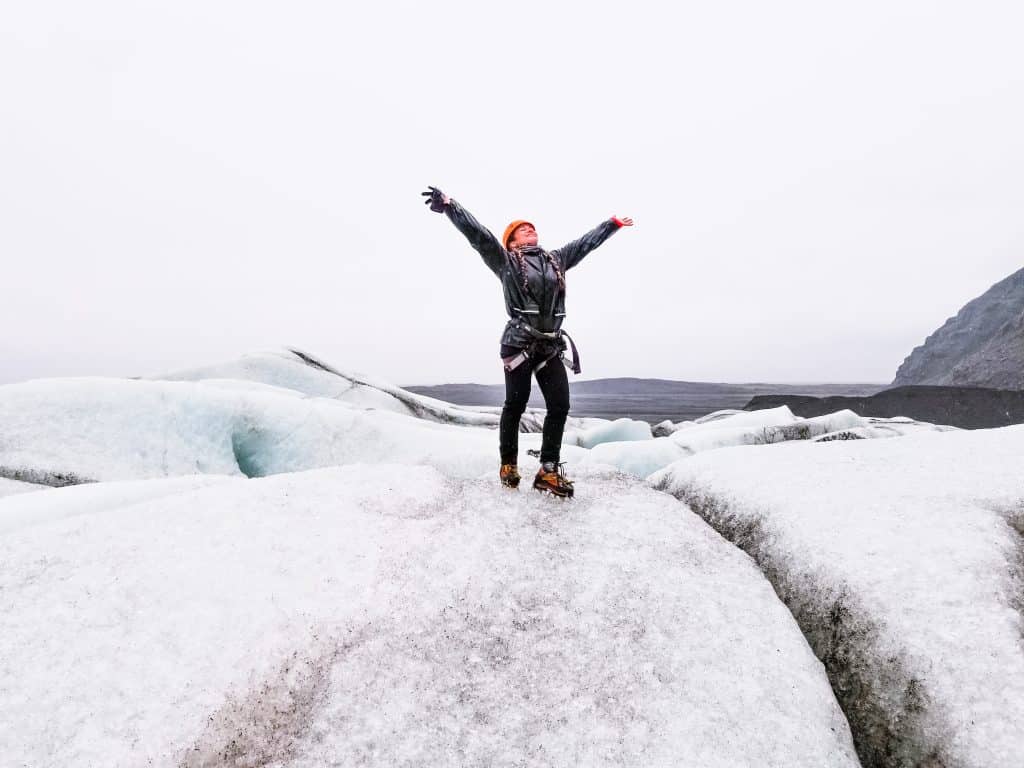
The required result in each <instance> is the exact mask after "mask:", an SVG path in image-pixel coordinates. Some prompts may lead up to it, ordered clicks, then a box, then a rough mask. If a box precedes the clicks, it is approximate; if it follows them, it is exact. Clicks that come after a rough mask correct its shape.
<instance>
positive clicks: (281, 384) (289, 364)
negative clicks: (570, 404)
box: [154, 350, 543, 432]
mask: <svg viewBox="0 0 1024 768" xmlns="http://www.w3.org/2000/svg"><path fill="white" fill-rule="evenodd" d="M154 378H156V379H159V380H161V381H200V382H208V381H212V382H214V383H215V385H217V386H225V383H224V382H225V381H227V380H230V381H235V382H252V383H256V384H265V385H270V386H273V387H276V388H278V389H287V390H291V391H293V392H298V393H301V394H303V395H306V396H309V397H327V398H331V399H334V400H338V401H339V402H343V403H347V404H348V405H351V406H353V407H356V408H364V409H365V408H375V409H381V410H385V411H393V412H395V413H401V414H404V415H408V416H416V417H418V418H421V419H427V420H429V421H436V422H440V423H443V424H463V425H468V426H479V427H497V426H498V421H499V420H500V409H495V408H463V407H460V406H457V405H453V404H452V403H446V402H444V401H443V400H437V399H435V398H432V397H426V396H425V395H417V394H414V393H412V392H409V391H407V390H404V389H402V388H401V387H397V386H395V385H394V384H390V383H388V382H386V381H384V380H382V379H378V378H376V377H373V376H368V375H365V374H361V373H354V372H351V371H342V370H339V369H337V368H334V367H332V366H330V365H328V364H327V363H325V362H323V361H321V360H318V359H316V358H315V357H313V356H311V355H309V354H307V353H304V352H299V351H293V350H284V351H278V352H261V353H257V354H252V355H245V356H244V357H241V358H239V359H237V360H232V361H229V362H226V363H219V364H216V365H208V366H203V367H200V368H191V369H188V370H184V371H175V372H173V373H167V374H163V375H161V376H158V377H154ZM236 386H237V385H236ZM542 423H543V413H538V412H537V411H535V410H533V409H529V410H528V411H527V412H526V413H525V414H524V415H523V419H522V426H523V429H524V430H526V431H528V432H539V431H540V429H541V427H542Z"/></svg>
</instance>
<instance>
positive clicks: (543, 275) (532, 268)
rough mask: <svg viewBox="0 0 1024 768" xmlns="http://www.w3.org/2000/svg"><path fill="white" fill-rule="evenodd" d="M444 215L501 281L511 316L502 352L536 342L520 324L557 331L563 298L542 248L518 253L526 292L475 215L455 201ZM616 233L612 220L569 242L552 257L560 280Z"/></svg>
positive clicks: (508, 260)
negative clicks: (561, 274) (558, 271)
mask: <svg viewBox="0 0 1024 768" xmlns="http://www.w3.org/2000/svg"><path fill="white" fill-rule="evenodd" d="M445 214H446V215H447V216H448V218H449V219H451V221H452V223H453V224H454V225H455V227H456V229H458V230H459V232H461V233H462V234H463V235H465V237H466V239H467V240H469V244H470V245H472V246H473V248H475V249H476V251H477V253H479V254H480V256H481V257H482V258H483V260H484V263H485V264H486V265H487V266H488V267H490V269H491V271H492V272H493V273H494V274H495V275H497V276H498V279H499V280H501V285H502V288H503V290H504V293H505V311H507V312H508V316H509V321H508V323H506V324H505V332H504V333H502V335H501V343H502V345H503V346H509V347H518V348H525V347H528V346H529V345H530V343H531V342H533V340H534V337H533V336H531V335H530V333H529V332H528V331H525V330H523V329H522V327H521V326H522V324H523V323H526V324H529V325H531V326H533V327H534V328H536V329H537V330H538V331H556V330H558V329H559V328H561V327H562V320H563V319H564V318H565V292H564V291H560V290H559V289H558V276H557V275H556V274H555V270H554V269H553V268H552V267H551V264H550V263H549V262H548V259H547V257H546V255H545V251H544V249H543V248H541V247H540V246H527V247H526V248H523V249H521V250H520V253H521V254H522V255H523V258H524V260H525V263H526V284H527V286H528V290H524V289H523V278H522V275H521V274H520V272H519V267H518V265H517V263H516V261H515V259H514V258H513V257H512V255H511V254H510V253H509V252H508V251H506V250H505V248H504V247H503V246H502V245H501V243H499V242H498V238H496V237H495V236H494V235H493V234H491V232H490V230H488V229H487V227H485V226H484V225H482V224H481V223H480V222H479V221H477V220H476V219H475V218H473V214H471V213H470V212H469V211H467V210H466V209H465V208H463V207H462V206H461V205H459V204H458V203H457V202H456V201H455V200H450V201H449V203H448V205H447V206H445ZM618 228H619V224H618V223H616V221H615V220H614V219H608V220H607V221H603V222H601V223H600V224H598V225H597V226H596V227H595V228H594V229H592V230H590V231H589V232H587V234H585V235H584V236H583V237H581V238H579V239H578V240H573V241H572V242H571V243H569V244H567V245H564V246H562V247H561V248H559V249H557V250H554V251H551V252H550V253H551V255H552V256H553V257H554V258H555V261H556V262H557V263H558V264H559V265H560V266H561V268H562V273H563V274H564V273H565V272H567V271H568V270H570V269H572V268H573V267H575V266H576V265H577V264H579V263H580V262H581V261H582V260H583V257H584V256H586V255H587V254H588V253H590V252H591V251H592V250H594V249H595V248H597V246H599V245H601V243H603V242H604V241H605V240H607V239H608V238H609V237H610V236H611V235H612V234H613V233H614V232H615V231H616V230H618Z"/></svg>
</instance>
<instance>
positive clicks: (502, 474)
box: [498, 464, 522, 488]
mask: <svg viewBox="0 0 1024 768" xmlns="http://www.w3.org/2000/svg"><path fill="white" fill-rule="evenodd" d="M498 477H499V478H500V479H501V484H502V485H503V486H505V487H506V488H518V487H519V481H520V480H521V479H522V478H521V476H520V474H519V468H518V467H517V466H516V465H515V464H502V465H501V469H500V470H499V471H498Z"/></svg>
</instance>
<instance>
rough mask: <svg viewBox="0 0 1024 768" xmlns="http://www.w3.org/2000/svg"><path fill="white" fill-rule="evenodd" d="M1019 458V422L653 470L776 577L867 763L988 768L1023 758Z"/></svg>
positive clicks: (1023, 539) (736, 455) (728, 454)
mask: <svg viewBox="0 0 1024 768" xmlns="http://www.w3.org/2000/svg"><path fill="white" fill-rule="evenodd" d="M884 426H886V425H884V424H883V425H879V424H875V426H873V427H869V428H870V429H879V428H882V427H884ZM890 426H893V427H897V426H899V422H897V424H895V425H890ZM902 426H903V428H909V427H912V425H911V424H909V423H907V422H905V421H904V422H902ZM1022 467H1024V426H1019V427H1007V428H1004V429H998V430H983V431H976V432H960V431H956V432H948V433H936V432H930V433H923V434H917V435H910V436H907V437H903V438H902V439H899V440H853V441H848V442H847V441H836V442H831V443H824V444H822V443H817V444H814V443H787V444H784V445H779V446H772V447H771V448H770V449H764V448H758V447H748V448H735V449H730V450H723V451H715V452H713V453H708V454H703V455H700V456H695V457H693V458H690V459H687V460H684V461H679V462H677V463H675V464H673V465H671V466H670V467H668V468H666V469H665V470H663V471H661V472H659V473H656V474H655V475H653V476H652V477H651V478H650V479H649V480H650V482H651V483H652V484H654V485H655V486H656V487H658V488H662V489H665V490H668V491H670V492H671V493H673V494H675V495H677V496H678V497H679V498H680V499H682V500H683V501H685V502H687V503H688V504H689V505H690V506H692V507H693V508H694V509H695V510H696V511H698V512H699V513H700V514H701V515H702V516H704V517H705V519H707V520H708V521H709V522H710V523H711V524H712V525H713V526H714V527H715V528H717V529H718V530H719V531H720V532H721V533H722V534H723V535H725V536H726V537H727V538H728V539H730V540H731V541H733V542H734V543H736V544H738V545H740V546H741V547H743V548H744V549H745V550H746V551H747V552H749V553H750V554H751V555H752V556H753V557H754V558H755V560H756V561H757V562H758V564H759V565H760V566H761V568H762V569H763V570H764V572H765V573H766V574H767V575H768V576H769V577H770V579H771V580H772V582H773V584H774V585H775V588H776V590H777V591H778V593H779V595H780V596H781V597H782V598H783V599H784V600H785V601H786V603H787V604H788V605H789V606H790V608H791V610H792V611H793V613H794V615H795V616H796V617H797V619H798V620H799V621H800V623H801V626H802V627H803V628H804V631H805V633H806V634H807V637H808V639H809V641H810V642H811V645H812V647H814V649H815V651H816V653H817V654H818V655H819V657H820V658H821V659H822V660H823V661H824V662H825V664H826V665H827V666H828V668H829V672H830V677H831V679H832V682H833V686H834V688H835V690H836V692H837V694H838V695H839V697H840V700H841V701H842V702H843V705H844V709H845V710H846V713H847V715H848V717H849V718H850V720H851V724H852V725H853V728H854V733H855V736H856V737H857V739H858V746H859V748H860V750H861V755H862V757H864V758H865V764H866V765H899V766H902V765H908V766H909V765H942V766H969V767H974V766H976V767H977V768H982V767H983V766H1011V765H1013V766H1019V765H1024V727H1022V725H1021V724H1022V723H1024V642H1022V636H1024V618H1022V615H1021V607H1022V595H1024V473H1022Z"/></svg>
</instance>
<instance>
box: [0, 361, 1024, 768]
mask: <svg viewBox="0 0 1024 768" xmlns="http://www.w3.org/2000/svg"><path fill="white" fill-rule="evenodd" d="M497 413H498V410H497V409H488V408H460V407H458V406H453V405H451V404H448V403H443V402H442V401H439V400H433V399H431V398H423V397H421V396H418V395H413V394H412V393H408V392H406V391H405V390H402V389H400V388H398V387H395V386H393V385H390V384H387V383H386V382H381V381H378V380H375V379H373V378H371V377H365V376H356V375H354V374H346V373H342V372H339V371H337V370H335V369H333V368H331V367H330V366H328V365H326V364H324V363H321V362H319V361H317V360H315V359H314V358H311V357H309V356H305V355H302V354H301V353H294V352H282V353H264V354H260V355H250V356H246V357H244V358H241V359H240V360H236V361H232V362H230V363H226V364H223V365H215V366H208V367H205V368H201V369H193V370H190V371H183V372H179V373H176V374H168V375H167V376H166V377H163V378H162V379H149V380H120V379H99V378H82V379H55V380H42V381H33V382H26V383H23V384H16V385H8V386H4V387H0V497H2V498H0V637H2V638H3V639H4V641H5V643H7V644H6V645H4V646H3V652H2V653H0V705H2V706H3V707H4V711H3V712H0V755H4V756H5V758H6V757H7V755H14V756H15V759H16V760H17V761H20V762H15V763H14V764H30V765H36V764H41V765H48V764H50V765H93V764H104V765H137V764H152V765H186V766H199V765H214V764H224V763H227V764H232V763H233V762H234V763H237V764H252V765H273V766H279V767H280V766H313V765H321V764H324V763H325V762H326V761H327V760H328V757H327V756H328V755H330V756H332V757H331V759H335V758H336V759H337V760H340V762H341V764H352V763H360V762H363V763H367V764H382V765H383V764H388V765H393V764H396V763H397V764H417V763H419V764H452V763H470V764H473V763H483V764H493V765H506V764H507V765H519V764H537V765H547V764H557V765H568V764H591V765H594V764H609V765H611V764H615V765H622V764H637V765H660V764H672V765H692V766H705V765H723V766H725V765H758V766H762V765H779V766H791V765H796V766H801V765H807V766H812V765H813V766H818V765H827V766H845V765H851V766H853V765H857V761H856V758H855V757H854V756H853V755H852V751H851V746H850V737H849V733H848V730H847V724H846V720H845V719H844V718H843V716H842V714H841V713H840V712H839V710H838V709H837V705H836V703H835V700H834V698H833V696H832V694H831V692H830V690H829V689H828V687H827V685H826V680H825V678H824V671H823V668H822V667H821V665H820V662H818V661H817V660H816V659H814V658H813V655H812V653H811V649H810V648H808V647H807V642H806V641H805V640H804V639H803V636H801V635H800V634H799V632H798V630H797V624H796V622H794V621H793V615H795V616H796V619H797V621H798V622H799V623H800V626H801V627H802V629H803V631H804V633H805V635H806V637H807V639H808V640H809V641H810V643H811V646H812V647H813V649H814V651H815V652H816V653H817V654H818V656H819V658H820V659H821V660H822V661H823V662H824V663H825V665H826V667H827V668H828V669H829V672H830V674H831V679H832V683H833V685H834V687H835V689H836V691H837V692H838V693H839V695H840V698H841V701H842V703H843V705H844V707H845V709H846V712H847V714H848V715H849V717H851V718H852V722H853V726H854V731H855V736H856V737H857V739H858V740H859V744H860V749H861V752H862V756H864V757H866V758H867V760H866V764H868V765H902V764H904V763H906V764H908V765H909V764H914V765H916V764H921V765H922V766H924V765H927V764H928V763H927V760H941V761H943V762H942V763H941V764H943V765H946V766H953V765H957V766H959V765H963V766H967V767H968V768H973V767H974V766H981V765H987V764H993V765H994V764H999V765H1002V764H1006V765H1009V764H1014V762H1013V761H1014V760H1018V759H1019V758H1022V755H1024V736H1022V735H1021V732H1020V730H1019V728H1016V726H1015V724H1016V723H1017V722H1020V721H1024V718H1022V716H1024V710H1022V707H1024V705H1021V704H1020V702H1021V701H1024V683H1022V681H1024V674H1022V672H1021V669H1020V668H1021V660H1020V653H1021V651H1020V643H1019V638H1020V637H1021V636H1022V631H1021V623H1022V622H1021V616H1020V606H1021V603H1022V602H1024V601H1022V599H1021V598H1020V595H1021V594H1022V593H1024V589H1022V586H1021V584H1022V583H1024V576H1022V573H1024V550H1022V547H1021V545H1020V542H1021V538H1022V534H1021V531H1024V500H1022V495H1024V493H1022V492H1021V488H1024V482H1021V481H1020V480H1019V479H1018V478H1019V469H1018V468H1019V466H1021V462H1020V458H1021V450H1022V446H1021V444H1022V443H1024V432H1022V431H1020V430H1017V431H1013V430H999V431H992V432H987V433H981V432H978V433H969V434H968V433H961V432H959V431H955V432H952V433H949V434H943V432H944V431H946V430H948V429H949V428H947V427H941V426H936V425H931V424H923V423H918V422H915V421H913V420H910V419H904V418H891V419H878V418H863V417H860V416H858V415H857V414H854V413H852V412H850V411H840V412H838V413H834V414H829V415H826V416H822V417H817V418H813V419H803V418H800V417H797V416H795V415H794V414H793V413H792V412H791V411H790V410H789V409H788V408H785V407H781V408H774V409H769V410H763V411H755V412H746V411H735V410H729V411H719V412H716V413H713V414H708V415H707V416H705V417H702V418H700V419H696V420H694V421H687V422H680V423H678V424H672V423H671V422H668V423H663V424H661V425H658V427H657V428H656V430H654V431H652V430H651V428H650V426H649V425H647V424H646V423H645V422H636V421H631V420H628V419H620V420H617V421H614V422H612V421H607V420H604V419H593V418H572V419H570V421H569V423H568V424H567V428H566V433H565V440H564V445H563V458H564V459H565V460H566V461H568V462H569V463H570V468H571V473H572V474H573V475H574V476H575V477H576V479H577V480H579V481H580V482H579V483H578V486H577V488H578V490H577V497H576V499H574V500H573V501H572V502H569V503H564V504H563V503H558V502H553V501H552V500H549V499H543V498H540V497H537V496H536V495H535V494H533V493H531V492H529V491H526V490H525V489H524V490H523V491H521V492H519V493H510V492H502V491H501V489H500V488H498V487H497V483H496V478H495V474H496V466H497V435H496V434H495V430H494V427H495V426H496V424H497ZM542 419H543V412H532V413H531V414H530V416H529V418H528V419H527V429H539V427H540V423H541V421H542ZM1022 429H1024V428H1022ZM891 437H899V438H900V439H898V440H885V439H874V438H891ZM866 438H871V439H866ZM539 444H540V435H539V434H536V433H529V434H522V435H520V452H521V456H520V464H521V467H522V469H523V472H524V475H526V476H529V474H530V473H531V472H532V471H533V469H535V468H536V461H535V460H534V459H532V458H528V457H527V455H526V452H527V449H535V448H537V447H539ZM666 467H667V469H664V468H666ZM318 468H323V469H318ZM1011 468H1012V469H1011ZM307 470H312V471H307ZM659 470H663V471H659ZM652 473H654V474H653V475H652ZM270 475H274V477H268V476H270ZM630 475H632V476H633V477H630ZM648 475H651V477H650V478H649V483H654V484H655V485H656V486H657V487H658V488H664V489H667V490H669V491H671V492H672V493H674V494H675V495H677V496H678V497H679V498H681V499H682V500H683V501H685V502H687V503H689V504H692V505H693V506H694V508H695V509H696V510H697V511H698V512H699V513H700V514H701V515H702V516H703V517H704V518H706V519H707V520H708V521H709V522H710V523H711V524H712V525H714V526H715V527H717V528H718V529H719V530H720V531H721V532H722V533H723V534H724V535H725V536H726V537H728V538H730V539H731V540H732V541H733V542H734V543H736V544H738V545H739V546H740V547H742V548H744V549H746V550H747V551H749V552H750V553H751V554H752V555H753V556H754V558H755V560H756V561H757V564H758V565H760V566H761V569H762V570H763V572H764V575H766V576H767V577H768V579H770V581H771V583H772V584H773V585H774V587H775V589H776V590H777V591H778V594H779V595H780V596H781V597H782V598H783V599H784V600H785V603H786V605H788V606H789V609H790V610H791V611H792V615H790V613H789V612H788V611H787V610H786V608H785V607H784V606H783V604H782V603H781V602H779V600H778V599H777V597H776V596H775V593H774V592H773V591H772V588H771V586H769V582H768V580H766V579H765V578H764V576H763V575H761V573H760V572H759V571H758V570H757V569H756V568H755V567H754V565H753V564H752V563H751V562H750V561H749V559H747V558H746V556H745V555H742V554H741V553H739V551H738V550H737V549H735V548H734V547H732V546H731V545H729V544H727V543H726V542H725V541H724V540H723V539H722V538H721V537H719V536H718V535H717V534H715V533H713V532H712V531H711V530H710V528H709V527H708V526H707V525H706V524H705V523H704V522H703V521H701V520H700V519H699V518H698V517H696V516H695V515H693V514H692V513H691V512H690V511H689V510H688V509H687V508H686V506H684V505H682V504H679V503H678V502H677V501H676V500H674V499H671V498H669V497H668V496H666V495H664V494H659V493H657V492H655V491H653V490H651V489H650V488H648V487H647V486H646V485H644V484H643V483H639V482H637V480H636V478H643V477H647V476H648ZM248 478H260V479H254V480H251V479H248ZM23 481H31V483H26V482H23ZM80 483H84V484H80ZM39 484H47V485H53V486H62V485H73V486H74V487H70V488H58V489H46V490H40V488H41V487H42V486H41V485H39ZM79 484H80V485H79ZM25 491H31V492H30V493H26V492H25ZM1015 632H1016V634H1014V633H1015ZM8 638H11V640H10V641H9V642H8ZM1014 638H1016V642H1017V645H1016V646H1014V642H1015V641H1014ZM1014 648H1016V651H1015V650H1014ZM1014 653H1016V654H1017V655H1016V656H1014ZM9 713H13V714H10V715H9ZM43 713H45V716H44V714H43ZM339 756H340V757H339ZM236 758H237V759H236ZM908 761H909V762H908ZM986 761H988V762H986ZM993 761H994V762H993ZM1000 761H1002V762H1000ZM938 764H940V763H936V765H938ZM1021 764H1024V759H1022V761H1021Z"/></svg>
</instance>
